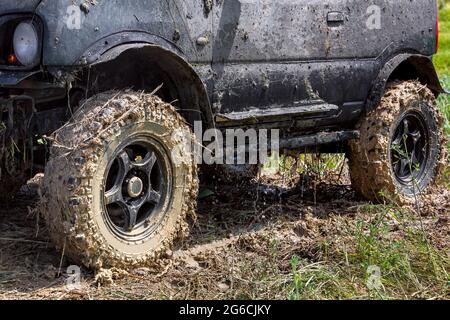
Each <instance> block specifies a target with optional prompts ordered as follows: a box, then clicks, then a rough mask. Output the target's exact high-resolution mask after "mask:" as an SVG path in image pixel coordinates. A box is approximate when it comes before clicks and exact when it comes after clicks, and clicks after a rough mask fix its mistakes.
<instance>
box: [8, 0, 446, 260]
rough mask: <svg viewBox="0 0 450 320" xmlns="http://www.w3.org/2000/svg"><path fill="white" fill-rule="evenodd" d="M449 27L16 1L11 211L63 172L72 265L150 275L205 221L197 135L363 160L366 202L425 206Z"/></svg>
mask: <svg viewBox="0 0 450 320" xmlns="http://www.w3.org/2000/svg"><path fill="white" fill-rule="evenodd" d="M437 17H438V12H437V4H436V0H414V1H411V0H371V1H363V0H282V1H280V0H278V1H272V0H254V1H240V0H217V1H213V0H184V1H177V0H165V1H162V0H136V1H121V0H90V1H88V0H22V1H15V0H2V1H1V2H0V43H1V46H0V138H1V140H0V141H1V144H0V160H1V166H0V179H1V190H2V191H1V198H2V200H1V201H2V202H1V205H2V206H3V205H5V203H6V201H7V200H8V199H9V197H11V196H13V195H14V194H15V192H16V191H17V186H20V185H21V184H22V183H23V182H24V181H26V179H27V178H29V177H30V175H31V174H34V173H36V172H39V171H43V170H44V168H45V178H44V188H43V194H42V208H43V213H44V215H45V217H46V220H47V223H48V227H49V230H50V233H51V236H52V238H53V239H54V241H55V243H56V244H57V246H58V247H59V248H61V249H62V250H64V252H65V254H66V255H68V256H69V257H71V258H72V259H74V261H76V262H80V263H83V264H84V265H86V266H88V267H92V268H100V267H108V266H124V267H129V266H137V265H149V264H151V263H153V262H154V261H155V260H156V259H158V258H159V257H161V256H162V255H164V254H165V253H166V251H167V249H168V248H170V246H171V245H172V243H173V242H174V240H175V239H177V238H179V237H182V236H184V235H185V234H186V230H187V229H188V228H187V224H186V219H187V218H188V216H189V215H195V204H196V197H197V189H198V179H197V169H196V167H197V163H196V161H195V159H194V157H193V156H192V153H191V152H189V151H188V150H185V152H184V151H183V149H180V148H179V145H180V144H181V143H182V142H183V140H184V139H186V137H189V136H190V135H192V131H193V126H194V123H195V121H201V122H202V126H203V128H216V129H219V130H226V129H233V128H255V129H262V128H265V129H279V130H280V142H279V145H280V147H281V149H289V150H297V151H301V152H309V151H311V150H313V151H315V152H347V154H348V157H349V164H350V173H351V178H352V181H353V185H354V188H355V190H356V191H358V192H359V193H360V194H362V195H363V196H365V197H367V198H368V199H370V200H379V199H383V198H395V199H397V200H401V201H408V200H409V199H411V198H413V197H414V195H417V194H418V193H422V192H425V190H426V189H427V188H428V187H429V186H431V185H432V184H434V182H435V180H436V177H437V176H438V174H439V168H440V167H441V164H442V163H443V162H444V158H445V156H444V148H443V145H444V134H443V131H442V130H441V123H442V117H441V115H440V114H439V110H438V108H437V106H436V101H435V100H436V97H437V96H438V95H439V94H442V93H444V90H443V88H442V87H441V85H440V82H439V79H438V76H437V74H436V71H435V69H434V67H433V63H432V60H431V57H432V55H433V54H435V53H436V50H437V44H438V36H437V35H438V21H437ZM156 89H158V90H156ZM180 132H182V133H183V134H180Z"/></svg>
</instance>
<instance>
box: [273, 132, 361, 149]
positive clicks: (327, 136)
mask: <svg viewBox="0 0 450 320" xmlns="http://www.w3.org/2000/svg"><path fill="white" fill-rule="evenodd" d="M359 135H360V133H359V131H358V130H348V131H336V132H320V133H317V134H314V135H308V136H301V137H295V138H286V139H281V140H280V146H279V148H280V150H283V149H284V150H295V149H300V148H304V147H312V146H317V145H324V144H331V143H338V142H343V141H347V140H353V139H358V138H359ZM271 147H272V146H271Z"/></svg>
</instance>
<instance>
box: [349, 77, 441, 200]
mask: <svg viewBox="0 0 450 320" xmlns="http://www.w3.org/2000/svg"><path fill="white" fill-rule="evenodd" d="M442 124H443V117H442V115H441V114H440V111H439V109H438V107H437V105H436V101H435V97H434V95H433V93H432V92H431V91H430V89H428V88H427V87H426V86H424V85H422V84H421V83H419V82H418V81H404V82H395V83H391V84H390V85H388V87H387V89H386V92H385V95H384V97H383V98H382V100H381V103H380V105H379V106H378V107H377V108H376V109H375V110H373V111H371V112H370V113H369V114H367V116H366V117H365V118H364V119H362V120H361V121H360V123H359V124H358V129H359V130H360V133H361V136H360V138H359V139H358V140H352V141H351V142H350V152H349V155H348V156H349V165H350V176H351V180H352V185H353V187H354V189H355V190H356V191H357V192H358V193H360V194H361V195H362V196H364V197H365V198H367V199H369V200H374V201H382V200H394V201H399V202H411V201H413V200H414V199H415V198H416V196H417V195H419V194H421V193H423V192H425V191H426V189H427V188H428V187H429V186H431V185H432V184H433V183H434V182H435V181H436V178H437V177H438V176H439V174H440V172H441V170H442V168H443V167H444V162H445V161H444V160H445V141H444V140H445V139H444V133H443V130H442Z"/></svg>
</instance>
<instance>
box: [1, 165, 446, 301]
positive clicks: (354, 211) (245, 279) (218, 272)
mask: <svg viewBox="0 0 450 320" xmlns="http://www.w3.org/2000/svg"><path fill="white" fill-rule="evenodd" d="M344 171H345V170H344ZM320 180H321V182H320V181H318V180H316V179H315V178H313V177H311V176H308V175H298V177H296V178H289V179H287V178H286V177H284V176H271V177H263V178H260V179H259V181H258V183H257V182H255V181H254V180H253V181H244V182H240V183H231V184H228V185H225V184H223V183H222V182H219V183H216V184H215V187H214V186H211V185H209V186H205V185H203V186H202V189H203V190H211V191H214V195H210V196H208V197H205V198H202V199H200V200H199V208H198V221H197V222H196V223H195V224H193V226H192V231H191V237H190V238H189V239H188V240H187V241H185V242H184V243H182V244H179V245H178V249H177V250H174V252H168V254H167V258H166V259H165V260H163V261H161V267H160V268H159V269H157V270H152V269H137V270H131V271H128V272H125V271H121V270H105V271H103V272H101V273H100V274H97V275H95V274H93V273H92V272H90V271H88V270H84V269H83V271H82V282H81V287H79V288H75V289H72V290H68V288H67V287H66V280H67V274H66V270H67V267H68V266H69V265H70V264H71V263H70V261H67V260H66V259H65V258H64V256H63V255H62V254H61V253H60V252H57V251H56V250H55V249H54V247H53V246H52V244H51V242H50V240H49V237H48V234H47V230H46V227H45V225H44V223H43V221H42V219H40V218H39V214H37V212H36V210H34V208H35V206H36V204H37V202H38V200H39V196H38V192H37V189H38V183H36V181H32V182H30V183H29V184H28V185H27V186H26V187H24V188H22V190H21V193H20V194H19V195H18V196H17V198H16V200H15V201H14V202H12V203H9V204H7V205H6V206H5V205H2V206H1V208H0V298H1V299H186V298H189V299H205V298H208V299H288V298H297V299H298V298H300V299H301V298H307V299H310V298H311V299H314V298H325V299H328V298H339V299H342V298H356V299H357V298H367V297H373V295H372V293H371V291H370V290H368V289H367V287H366V286H365V282H364V281H365V280H364V279H365V277H366V275H365V272H364V269H363V268H360V265H362V264H364V263H365V262H364V259H365V258H361V259H360V258H359V256H360V255H361V250H360V248H359V247H357V248H356V247H355V243H356V242H358V241H359V240H357V238H358V239H360V238H359V236H357V234H356V233H355V232H354V230H356V229H358V228H359V227H358V226H360V225H361V223H362V225H364V224H365V223H366V222H367V225H369V224H370V221H371V219H373V215H374V213H373V212H371V210H372V209H370V208H371V206H370V205H368V204H367V203H366V202H365V201H364V200H362V199H360V198H358V197H357V196H356V195H355V193H354V192H353V191H352V189H351V187H350V186H349V181H348V179H347V178H345V172H344V174H343V173H342V170H338V172H335V173H330V174H328V175H327V176H326V177H322V178H321V179H320ZM37 181H38V180H37ZM324 181H326V182H324ZM272 182H273V183H274V184H275V185H277V187H273V186H268V184H269V183H272ZM210 193H211V192H209V191H208V192H206V193H204V194H210ZM430 199H431V200H430ZM396 210H397V209H395V210H394V211H395V212H397V211H396ZM399 210H400V211H402V209H399ZM408 210H409V211H414V209H408ZM408 210H407V211H408ZM419 210H420V217H421V218H420V220H415V221H412V222H411V221H410V222H408V223H410V224H413V225H414V223H416V224H418V223H417V221H420V227H419V226H416V227H417V228H420V230H422V231H424V232H425V234H426V238H427V241H428V242H427V243H429V244H431V245H432V246H433V248H435V249H436V250H437V251H438V252H439V255H440V256H442V255H443V256H444V257H443V259H444V260H442V261H444V264H443V270H441V271H439V272H444V273H445V272H448V271H449V270H450V269H449V265H448V261H449V260H448V258H449V257H448V252H449V250H448V249H449V245H450V229H449V221H450V220H449V219H450V192H449V190H448V189H447V188H443V189H441V190H440V192H438V193H436V194H435V195H433V196H432V197H431V198H430V197H429V199H428V201H427V204H426V205H424V206H422V207H420V208H419ZM400 211H399V212H400ZM386 226H387V227H388V230H387V233H385V234H383V235H382V236H383V237H384V238H385V239H384V240H386V239H387V240H388V241H391V242H392V243H397V242H395V241H397V240H398V239H402V238H404V237H406V233H407V231H406V230H410V228H409V227H410V226H409V227H406V226H405V225H404V223H403V222H399V221H398V220H396V219H386ZM413 228H415V227H414V226H413ZM384 240H383V241H384ZM388 244H389V242H388ZM369 259H370V257H369ZM410 259H413V258H410ZM417 259H419V258H417ZM345 265H347V267H346V266H345ZM346 270H349V271H348V272H347V271H346ZM427 272H428V271H425V272H424V274H425V278H421V277H419V278H418V280H417V281H418V282H419V284H415V286H416V287H418V288H419V291H417V290H416V287H414V288H411V290H410V289H409V287H410V286H409V285H405V288H406V289H404V288H403V287H402V289H401V290H400V289H399V290H398V295H397V293H395V294H393V292H397V291H395V290H393V289H389V288H387V289H386V288H382V289H380V290H381V291H383V290H385V291H386V290H388V291H389V298H435V299H439V298H440V299H442V298H448V297H449V296H448V283H447V284H446V283H445V275H444V277H443V278H442V279H443V280H442V281H443V282H442V283H439V280H438V279H441V278H440V277H437V278H434V277H433V278H428V277H427V276H426V274H427ZM416 274H417V273H416ZM302 276H304V277H306V280H302V279H300V278H301V277H302ZM447 277H448V275H447ZM408 281H411V280H408ZM414 281H415V280H414ZM447 281H448V280H447ZM389 285H390V284H389V283H386V286H387V287H388V286H389ZM397 286H398V285H397ZM446 286H447V288H446ZM416 291H417V292H416ZM380 297H383V296H382V295H381V296H379V295H376V296H375V298H380Z"/></svg>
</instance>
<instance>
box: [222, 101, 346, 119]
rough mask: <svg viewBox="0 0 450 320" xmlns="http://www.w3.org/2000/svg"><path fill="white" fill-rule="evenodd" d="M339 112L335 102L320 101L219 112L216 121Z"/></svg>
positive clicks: (280, 117)
mask: <svg viewBox="0 0 450 320" xmlns="http://www.w3.org/2000/svg"><path fill="white" fill-rule="evenodd" d="M337 112H339V107H338V106H336V105H333V104H327V103H323V102H321V103H318V104H310V105H301V106H294V107H282V108H270V109H255V110H248V111H241V112H231V113H224V114H218V115H217V116H216V121H217V122H218V123H221V122H222V123H223V122H253V123H254V122H256V123H258V122H268V121H277V120H280V119H282V118H286V119H288V120H291V119H293V118H301V117H313V116H323V117H325V116H329V115H331V114H335V113H337Z"/></svg>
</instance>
